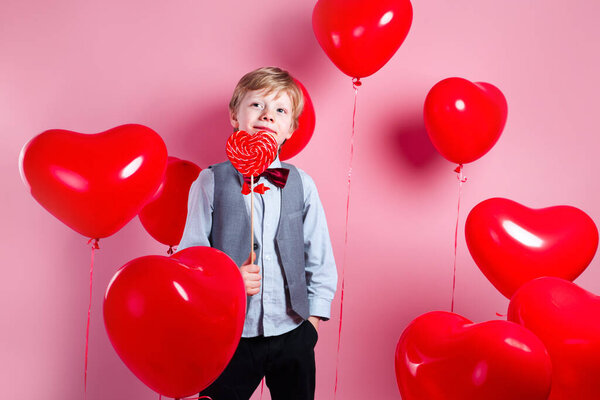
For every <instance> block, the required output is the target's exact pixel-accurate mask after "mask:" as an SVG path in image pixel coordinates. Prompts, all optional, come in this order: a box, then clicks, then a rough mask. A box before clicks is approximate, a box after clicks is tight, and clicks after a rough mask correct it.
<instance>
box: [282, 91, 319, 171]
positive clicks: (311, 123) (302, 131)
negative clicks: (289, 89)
mask: <svg viewBox="0 0 600 400" xmlns="http://www.w3.org/2000/svg"><path fill="white" fill-rule="evenodd" d="M294 81H295V82H296V85H298V87H299V88H300V90H302V94H304V110H302V114H300V117H298V128H297V129H296V130H295V131H294V134H293V135H292V137H291V138H289V139H288V140H286V141H285V143H284V144H282V145H281V152H280V153H279V158H280V159H281V160H287V159H288V158H292V157H294V156H295V155H296V154H298V153H300V152H301V151H302V149H304V148H305V147H306V145H307V144H308V142H309V141H310V138H311V137H312V135H313V132H314V130H315V122H316V120H315V108H314V106H313V103H312V100H311V99H310V95H309V94H308V91H307V90H306V88H305V87H304V85H303V84H302V83H300V81H298V80H297V79H295V80H294Z"/></svg>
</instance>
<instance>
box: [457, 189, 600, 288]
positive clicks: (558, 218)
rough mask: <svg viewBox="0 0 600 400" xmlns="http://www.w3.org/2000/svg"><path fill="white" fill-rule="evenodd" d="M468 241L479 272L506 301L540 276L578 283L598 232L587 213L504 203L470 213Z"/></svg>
mask: <svg viewBox="0 0 600 400" xmlns="http://www.w3.org/2000/svg"><path fill="white" fill-rule="evenodd" d="M465 236H466V239H467V246H468V247H469V251H470V252H471V255H472V256H473V259H474V260H475V263H476V264H477V266H479V269H481V271H482V272H483V273H484V275H485V276H486V277H487V278H488V279H489V281H490V282H491V283H492V284H493V285H494V286H495V287H496V289H498V290H499V291H500V292H501V293H502V294H503V295H504V296H506V297H507V298H510V297H511V296H512V295H513V293H514V292H515V291H516V290H517V289H518V288H519V287H520V286H521V285H523V284H524V283H525V282H527V281H530V280H532V279H535V278H538V277H541V276H557V277H560V278H564V279H568V280H573V279H575V278H577V277H578V276H579V274H581V273H582V272H583V270H585V268H586V267H587V266H588V264H589V263H590V262H591V261H592V258H594V254H596V249H597V248H598V229H597V228H596V225H595V224H594V221H593V220H592V219H591V218H590V217H589V216H588V215H587V214H586V213H584V212H583V211H581V210H579V209H577V208H575V207H570V206H555V207H549V208H542V209H538V210H535V209H531V208H527V207H525V206H522V205H520V204H519V203H517V202H515V201H512V200H508V199H502V198H492V199H487V200H485V201H482V202H481V203H479V204H478V205H476V206H475V207H474V208H473V209H472V210H471V212H470V213H469V216H468V217H467V222H466V225H465Z"/></svg>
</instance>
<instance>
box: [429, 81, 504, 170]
mask: <svg viewBox="0 0 600 400" xmlns="http://www.w3.org/2000/svg"><path fill="white" fill-rule="evenodd" d="M507 112H508V106H507V103H506V99H505V98H504V95H503V94H502V92H501V91H500V90H499V89H498V88H496V87H495V86H494V85H491V84H489V83H485V82H475V83H472V82H470V81H468V80H466V79H462V78H447V79H444V80H442V81H440V82H438V83H436V84H435V86H433V87H432V88H431V90H430V91H429V93H428V94H427V97H426V98H425V106H424V112H423V114H424V119H425V128H426V129H427V133H428V134H429V139H431V142H432V143H433V145H434V146H435V148H436V149H437V150H438V151H439V152H440V154H441V155H443V156H444V157H446V158H447V159H448V160H450V161H452V162H455V163H457V164H465V163H469V162H472V161H475V160H477V159H478V158H479V157H481V156H483V155H484V154H485V153H487V152H488V151H489V150H490V149H491V148H492V147H493V146H494V144H496V142H497V141H498V138H499V137H500V134H501V133H502V130H503V129H504V124H505V123H506V115H507Z"/></svg>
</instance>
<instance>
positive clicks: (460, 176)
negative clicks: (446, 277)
mask: <svg viewBox="0 0 600 400" xmlns="http://www.w3.org/2000/svg"><path fill="white" fill-rule="evenodd" d="M462 169H463V165H462V164H460V165H459V166H458V167H456V169H455V170H454V172H456V173H457V176H456V177H457V178H458V207H457V210H456V226H455V228H454V271H453V273H452V303H451V305H450V312H454V292H455V291H456V254H457V248H458V218H459V217H460V198H461V192H462V184H463V183H465V182H466V181H467V178H465V177H464V176H463V173H462Z"/></svg>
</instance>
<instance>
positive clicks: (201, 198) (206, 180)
mask: <svg viewBox="0 0 600 400" xmlns="http://www.w3.org/2000/svg"><path fill="white" fill-rule="evenodd" d="M214 192H215V177H214V173H213V171H212V170H211V169H210V168H206V169H203V170H202V171H201V172H200V175H198V179H196V180H195V181H194V183H192V186H191V187H190V193H189V197H188V210H187V219H186V220H185V228H184V230H183V236H182V237H181V242H180V243H179V246H177V251H179V250H183V249H185V248H187V247H192V246H210V241H209V240H208V238H209V236H210V231H211V229H212V212H213V200H214V194H215V193H214Z"/></svg>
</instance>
